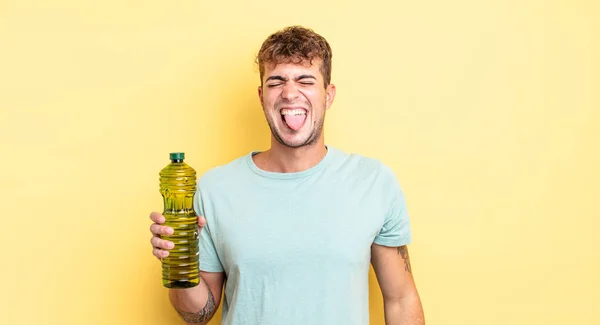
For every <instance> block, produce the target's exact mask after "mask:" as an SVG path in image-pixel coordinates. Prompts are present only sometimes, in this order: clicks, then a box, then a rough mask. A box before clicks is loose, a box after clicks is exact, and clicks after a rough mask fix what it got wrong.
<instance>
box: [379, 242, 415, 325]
mask: <svg viewBox="0 0 600 325" xmlns="http://www.w3.org/2000/svg"><path fill="white" fill-rule="evenodd" d="M371 264H372V265H373V270H374V271H375V275H376V277H377V282H378V283H379V287H380V288H381V293H382V295H383V302H384V313H385V324H386V325H425V317H424V315H423V307H422V305H421V299H420V297H419V293H418V292H417V288H416V285H415V281H414V278H413V276H412V268H411V265H410V257H409V255H408V248H407V246H406V245H404V246H400V247H388V246H382V245H378V244H373V245H372V246H371Z"/></svg>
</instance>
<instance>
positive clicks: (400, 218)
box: [373, 184, 412, 247]
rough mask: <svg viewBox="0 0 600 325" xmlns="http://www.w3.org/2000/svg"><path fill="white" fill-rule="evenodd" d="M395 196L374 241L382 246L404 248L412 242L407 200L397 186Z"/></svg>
mask: <svg viewBox="0 0 600 325" xmlns="http://www.w3.org/2000/svg"><path fill="white" fill-rule="evenodd" d="M395 185H396V186H395V189H394V193H395V194H394V196H393V198H392V200H391V202H392V203H391V205H390V206H389V207H388V208H387V209H384V210H387V211H388V212H387V215H386V217H385V220H384V223H383V225H382V227H381V229H380V231H379V233H378V234H377V236H376V237H375V240H374V241H373V242H374V243H375V244H378V245H382V246H392V247H397V246H403V245H407V244H410V243H411V241H412V232H411V228H410V219H409V216H408V210H407V208H406V199H405V197H404V194H403V192H402V190H401V189H400V188H399V186H398V185H397V184H395Z"/></svg>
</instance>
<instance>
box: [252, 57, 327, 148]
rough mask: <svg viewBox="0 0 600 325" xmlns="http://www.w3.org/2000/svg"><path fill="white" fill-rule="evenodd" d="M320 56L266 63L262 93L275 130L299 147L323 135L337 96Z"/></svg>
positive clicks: (283, 139)
mask: <svg viewBox="0 0 600 325" xmlns="http://www.w3.org/2000/svg"><path fill="white" fill-rule="evenodd" d="M320 67H321V61H320V60H313V64H312V65H308V64H307V63H303V64H294V63H281V64H278V65H276V66H269V65H267V66H266V67H265V72H264V75H263V80H262V81H263V85H262V87H259V88H258V95H259V97H260V101H261V104H262V107H263V111H264V113H265V117H266V118H267V122H268V123H269V128H270V129H271V133H273V136H274V137H275V139H277V141H279V142H280V143H281V144H283V145H285V146H288V147H292V148H298V147H301V146H305V145H311V144H313V143H314V142H316V141H317V140H319V139H320V137H321V135H322V131H323V123H324V121H325V111H326V110H327V109H329V107H330V106H331V104H332V103H333V98H334V97H335V86H334V85H333V84H330V85H328V86H327V88H325V86H324V80H323V75H322V74H321V71H320V70H319V69H320Z"/></svg>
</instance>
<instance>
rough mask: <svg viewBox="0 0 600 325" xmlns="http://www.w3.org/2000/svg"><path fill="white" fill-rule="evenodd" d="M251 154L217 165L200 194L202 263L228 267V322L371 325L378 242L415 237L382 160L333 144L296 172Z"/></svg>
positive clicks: (399, 241) (197, 198)
mask: <svg viewBox="0 0 600 325" xmlns="http://www.w3.org/2000/svg"><path fill="white" fill-rule="evenodd" d="M254 153H255V152H250V153H248V154H247V155H245V156H242V157H241V158H238V159H236V160H234V161H232V162H230V163H228V164H226V165H223V166H219V167H215V168H213V169H211V170H209V171H207V172H206V173H205V174H203V175H202V176H201V177H200V179H199V181H198V192H197V195H196V196H195V198H194V205H195V209H196V211H197V212H198V214H200V215H203V216H205V218H206V220H207V225H206V227H205V228H204V229H203V230H202V232H201V239H200V269H201V270H203V271H208V272H221V271H224V272H225V273H226V283H225V288H224V298H223V300H222V304H223V315H222V324H224V325H342V324H343V325H366V324H368V323H369V300H368V298H369V291H368V290H369V288H368V273H369V267H370V248H371V245H372V244H373V243H377V244H380V245H385V246H401V245H405V244H408V243H410V241H411V231H410V222H409V217H408V213H407V209H406V204H405V199H404V195H403V193H402V191H401V188H400V186H399V183H398V182H397V179H396V177H395V174H394V173H393V171H392V170H391V169H390V168H389V167H387V166H385V165H384V164H382V163H381V162H380V161H378V160H375V159H372V158H367V157H364V156H360V155H356V154H347V153H344V152H342V151H341V150H339V149H336V148H333V147H331V146H328V150H327V154H326V156H325V157H324V158H323V159H322V160H321V161H320V162H319V163H318V164H317V165H316V166H314V167H312V168H310V169H308V170H304V171H301V172H296V173H274V172H267V171H264V170H261V169H259V168H258V167H257V166H256V165H255V164H254V162H253V160H252V155H253V154H254Z"/></svg>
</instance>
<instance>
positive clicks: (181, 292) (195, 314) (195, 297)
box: [169, 271, 225, 325]
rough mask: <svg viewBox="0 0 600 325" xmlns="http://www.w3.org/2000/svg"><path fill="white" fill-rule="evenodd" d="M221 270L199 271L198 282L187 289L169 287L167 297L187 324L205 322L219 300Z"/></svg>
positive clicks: (222, 277)
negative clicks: (215, 271)
mask: <svg viewBox="0 0 600 325" xmlns="http://www.w3.org/2000/svg"><path fill="white" fill-rule="evenodd" d="M224 279H225V274H224V273H223V272H218V273H213V272H202V271H201V272H200V284H198V285H197V286H195V287H193V288H187V289H170V290H169V298H170V299H171V304H172V305H173V307H174V308H175V310H176V311H177V312H178V313H179V315H180V316H181V318H182V319H183V320H184V321H185V322H186V323H187V324H200V325H204V324H207V323H208V322H209V321H210V320H211V318H212V317H213V316H214V314H215V311H216V310H217V308H219V304H220V302H221V290H222V288H223V282H224Z"/></svg>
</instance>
